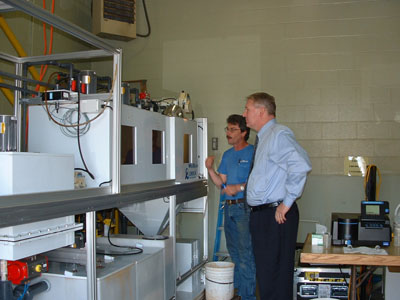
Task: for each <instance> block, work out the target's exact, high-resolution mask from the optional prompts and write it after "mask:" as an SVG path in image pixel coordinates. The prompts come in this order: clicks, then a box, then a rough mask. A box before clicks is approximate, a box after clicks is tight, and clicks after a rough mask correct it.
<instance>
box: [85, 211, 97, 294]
mask: <svg viewBox="0 0 400 300" xmlns="http://www.w3.org/2000/svg"><path fill="white" fill-rule="evenodd" d="M86 291H87V299H88V300H97V278H96V212H95V211H90V212H87V213H86Z"/></svg>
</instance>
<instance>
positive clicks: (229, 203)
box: [225, 198, 244, 205]
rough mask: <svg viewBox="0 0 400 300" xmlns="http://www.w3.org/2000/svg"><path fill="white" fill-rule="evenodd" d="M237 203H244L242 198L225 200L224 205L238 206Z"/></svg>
mask: <svg viewBox="0 0 400 300" xmlns="http://www.w3.org/2000/svg"><path fill="white" fill-rule="evenodd" d="M238 203H244V199H243V198H241V199H232V200H231V199H226V200H225V204H228V205H232V204H238Z"/></svg>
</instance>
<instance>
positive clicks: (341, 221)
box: [331, 201, 392, 246]
mask: <svg viewBox="0 0 400 300" xmlns="http://www.w3.org/2000/svg"><path fill="white" fill-rule="evenodd" d="M388 214H389V203H388V202H387V201H361V213H332V227H331V231H332V244H333V245H355V246H375V245H379V246H389V245H390V240H391V234H392V232H391V227H390V220H389V217H388V216H387V215H388Z"/></svg>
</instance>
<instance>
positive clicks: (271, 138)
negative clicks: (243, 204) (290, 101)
mask: <svg viewBox="0 0 400 300" xmlns="http://www.w3.org/2000/svg"><path fill="white" fill-rule="evenodd" d="M275 111H276V104H275V99H274V97H273V96H271V95H269V94H267V93H255V94H252V95H250V96H248V97H247V102H246V107H245V111H244V113H243V116H244V117H245V118H246V123H247V126H248V127H250V128H252V129H254V130H256V131H257V132H258V133H257V138H256V146H255V148H256V149H255V157H254V166H253V168H252V170H251V172H250V176H249V180H248V182H247V195H246V196H247V203H248V205H249V207H250V209H251V213H250V233H251V236H252V243H253V251H254V256H255V261H256V273H257V281H258V286H259V291H260V296H261V299H262V300H265V299H268V300H273V299H276V300H289V299H293V271H294V253H295V250H296V238H297V229H298V223H299V211H298V208H297V205H296V199H297V198H299V197H300V196H301V194H302V192H303V189H304V185H305V183H306V179H307V173H308V172H310V171H311V163H310V160H309V158H308V155H307V153H306V152H305V151H304V149H303V148H302V147H301V146H300V145H299V144H298V143H297V141H296V139H295V137H294V134H293V132H292V131H291V130H290V129H289V128H287V127H286V126H283V125H280V124H278V123H277V122H276V119H275Z"/></svg>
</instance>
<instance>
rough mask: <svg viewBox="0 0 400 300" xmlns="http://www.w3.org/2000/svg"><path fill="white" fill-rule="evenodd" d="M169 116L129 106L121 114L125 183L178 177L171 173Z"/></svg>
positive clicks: (125, 106) (122, 162)
mask: <svg viewBox="0 0 400 300" xmlns="http://www.w3.org/2000/svg"><path fill="white" fill-rule="evenodd" d="M167 119H168V117H166V116H164V115H162V114H160V113H155V112H151V111H147V110H143V109H139V108H136V107H133V106H129V105H122V113H121V124H122V128H121V152H122V153H121V164H122V165H121V183H122V184H133V183H143V182H152V181H162V180H169V179H174V178H175V177H174V176H173V174H171V173H170V172H169V168H170V164H171V159H170V152H169V143H170V138H171V137H170V134H169V132H168V131H167Z"/></svg>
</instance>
